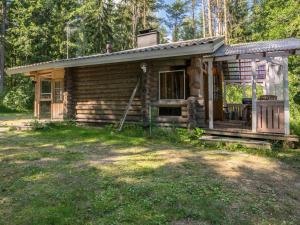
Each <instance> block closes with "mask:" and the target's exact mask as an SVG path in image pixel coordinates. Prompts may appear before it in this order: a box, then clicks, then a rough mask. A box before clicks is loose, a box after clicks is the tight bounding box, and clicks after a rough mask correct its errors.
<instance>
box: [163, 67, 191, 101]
mask: <svg viewBox="0 0 300 225" xmlns="http://www.w3.org/2000/svg"><path fill="white" fill-rule="evenodd" d="M159 79H160V87H159V88H160V99H184V98H185V94H184V90H185V83H184V79H185V78H184V71H183V70H179V71H170V72H169V71H168V72H161V73H160V78H159Z"/></svg>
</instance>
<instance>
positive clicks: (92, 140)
mask: <svg viewBox="0 0 300 225" xmlns="http://www.w3.org/2000/svg"><path fill="white" fill-rule="evenodd" d="M190 141H191V139H190V137H189V135H188V134H187V133H185V132H184V131H182V130H169V131H162V130H156V131H154V134H153V136H152V137H150V136H149V134H148V132H147V131H144V130H143V129H141V128H139V127H134V129H132V127H131V128H126V129H125V130H124V131H123V132H121V133H118V132H115V131H114V130H113V129H111V128H106V129H98V128H84V127H76V126H74V125H64V124H61V125H55V124H54V125H49V126H47V127H46V128H45V129H43V130H38V131H31V132H15V131H9V132H6V133H1V136H0V224H13V225H17V224H31V225H34V224H297V222H298V221H299V219H300V210H299V206H300V199H299V196H300V193H299V189H300V188H299V187H298V188H297V185H299V182H300V181H299V175H300V168H299V166H298V165H299V159H300V156H299V153H298V152H297V151H295V150H289V151H285V152H282V151H277V152H270V151H258V150H249V149H238V150H237V149H227V150H215V149H212V148H211V147H210V149H208V148H207V147H206V146H202V145H196V143H195V142H194V141H192V142H190ZM187 143H191V144H187Z"/></svg>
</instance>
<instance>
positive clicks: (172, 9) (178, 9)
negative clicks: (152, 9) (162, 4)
mask: <svg viewBox="0 0 300 225" xmlns="http://www.w3.org/2000/svg"><path fill="white" fill-rule="evenodd" d="M166 13H167V21H166V24H167V26H168V27H169V28H170V29H171V30H172V39H173V41H178V39H179V29H180V26H181V25H182V24H183V19H184V17H185V16H186V13H187V2H186V1H183V0H176V1H175V2H174V3H172V4H170V5H167V7H166Z"/></svg>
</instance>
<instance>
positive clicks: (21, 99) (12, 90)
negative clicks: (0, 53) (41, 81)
mask: <svg viewBox="0 0 300 225" xmlns="http://www.w3.org/2000/svg"><path fill="white" fill-rule="evenodd" d="M33 101H34V85H33V84H32V80H31V79H30V78H28V77H24V76H22V75H16V76H11V77H9V76H6V79H5V92H4V94H3V95H2V96H0V105H2V107H1V108H2V109H6V110H5V111H14V112H15V111H18V112H25V111H28V110H32V108H33Z"/></svg>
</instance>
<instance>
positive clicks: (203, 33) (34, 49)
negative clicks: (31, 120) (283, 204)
mask: <svg viewBox="0 0 300 225" xmlns="http://www.w3.org/2000/svg"><path fill="white" fill-rule="evenodd" d="M4 3H6V6H7V20H6V26H5V28H6V33H5V37H4V38H3V35H1V44H2V45H3V44H4V46H5V49H6V51H5V59H6V60H5V66H6V67H12V66H17V65H24V64H30V63H35V62H41V61H47V60H54V59H62V58H66V57H68V56H69V57H76V56H80V55H89V54H96V53H102V52H104V49H105V45H106V43H107V42H111V43H112V44H113V50H114V51H119V50H124V49H129V48H133V47H135V46H136V34H137V33H138V31H139V30H142V29H146V28H155V29H158V30H159V31H160V32H161V40H162V42H165V41H167V39H168V38H169V39H171V41H177V40H186V39H192V38H201V37H208V36H217V35H224V36H225V37H226V39H227V42H228V43H238V42H247V41H257V40H269V39H280V38H287V37H298V38H299V37H300V2H299V0H252V1H248V0H189V1H185V0H174V1H172V2H171V3H168V4H167V3H166V2H164V1H163V0H1V4H0V8H1V10H0V12H1V20H0V23H1V24H3V22H4V20H3V10H2V9H3V6H4ZM158 12H163V13H158ZM1 34H2V33H1ZM299 65H300V61H299V59H297V58H291V60H290V71H291V73H290V90H291V105H292V109H291V111H292V115H293V116H294V118H297V117H298V118H299V116H300V112H299V109H298V108H297V106H296V105H295V104H294V101H293V99H296V97H295V96H296V94H297V92H298V91H299V83H300V81H299V77H300V66H299ZM26 85H27V86H26ZM31 85H32V84H31V82H30V81H28V80H26V79H25V81H24V79H21V78H19V77H11V78H9V77H6V79H5V91H4V92H3V93H2V102H3V104H4V105H6V106H9V107H11V108H15V109H18V110H24V109H26V108H28V107H29V108H30V107H31V106H32V91H30V90H31ZM24 92H25V93H28V92H29V94H28V96H31V97H29V98H25V97H24V96H26V94H24ZM18 93H19V94H18ZM16 95H20V96H19V97H16ZM18 99H19V100H18ZM17 100H18V103H17V104H18V106H16V104H13V102H16V101H17ZM22 100H23V101H25V102H23V103H22Z"/></svg>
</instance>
